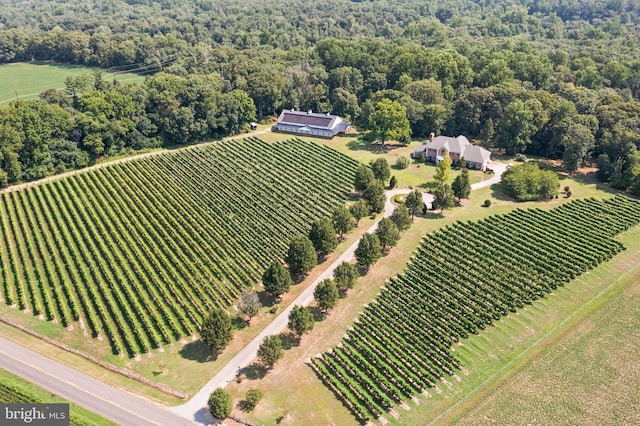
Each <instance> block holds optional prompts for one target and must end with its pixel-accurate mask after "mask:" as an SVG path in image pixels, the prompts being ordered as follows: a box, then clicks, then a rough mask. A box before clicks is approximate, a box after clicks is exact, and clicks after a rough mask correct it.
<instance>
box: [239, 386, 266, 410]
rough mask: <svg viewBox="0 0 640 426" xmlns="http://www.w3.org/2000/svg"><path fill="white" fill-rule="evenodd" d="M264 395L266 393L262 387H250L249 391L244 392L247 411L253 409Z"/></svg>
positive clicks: (244, 405) (244, 403) (244, 404)
mask: <svg viewBox="0 0 640 426" xmlns="http://www.w3.org/2000/svg"><path fill="white" fill-rule="evenodd" d="M263 397H264V395H263V394H262V391H261V390H260V389H255V388H252V389H249V390H248V391H247V393H245V394H244V400H243V401H242V402H243V404H242V405H243V409H244V410H246V411H253V409H254V408H256V405H258V403H259V402H260V401H261V400H262V398H263Z"/></svg>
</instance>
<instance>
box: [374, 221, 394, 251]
mask: <svg viewBox="0 0 640 426" xmlns="http://www.w3.org/2000/svg"><path fill="white" fill-rule="evenodd" d="M376 235H377V236H378V240H380V244H381V245H382V249H383V250H386V249H388V248H391V247H394V246H395V245H396V244H398V240H399V239H400V232H399V231H398V227H397V226H396V224H395V223H393V221H392V220H391V219H389V218H388V217H385V218H382V219H381V220H380V222H378V229H376Z"/></svg>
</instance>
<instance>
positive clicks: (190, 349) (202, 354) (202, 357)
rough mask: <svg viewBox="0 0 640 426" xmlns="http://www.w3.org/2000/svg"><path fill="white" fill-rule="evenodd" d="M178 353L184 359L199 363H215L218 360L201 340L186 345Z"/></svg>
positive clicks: (216, 355)
mask: <svg viewBox="0 0 640 426" xmlns="http://www.w3.org/2000/svg"><path fill="white" fill-rule="evenodd" d="M178 353H179V354H180V356H181V357H182V358H184V359H188V360H191V361H197V362H200V363H204V362H207V361H215V360H216V359H217V358H218V354H217V353H215V352H213V353H212V352H211V349H209V347H208V346H207V345H206V344H205V343H204V342H203V341H202V340H196V341H195V342H189V343H187V344H186V345H184V346H183V347H182V348H181V349H180V351H179V352H178Z"/></svg>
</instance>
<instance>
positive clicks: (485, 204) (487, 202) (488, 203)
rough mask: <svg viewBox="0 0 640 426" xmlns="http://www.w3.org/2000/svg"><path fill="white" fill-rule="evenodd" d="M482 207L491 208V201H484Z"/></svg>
mask: <svg viewBox="0 0 640 426" xmlns="http://www.w3.org/2000/svg"><path fill="white" fill-rule="evenodd" d="M483 206H484V207H491V200H488V199H487V200H484V204H483Z"/></svg>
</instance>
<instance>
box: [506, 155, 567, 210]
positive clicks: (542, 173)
mask: <svg viewBox="0 0 640 426" xmlns="http://www.w3.org/2000/svg"><path fill="white" fill-rule="evenodd" d="M501 185H502V187H503V188H504V191H505V192H506V193H507V194H509V195H511V196H513V197H515V198H517V199H518V200H519V201H532V200H549V199H551V198H553V197H555V196H556V195H558V188H559V187H560V180H559V179H558V175H557V174H555V173H554V172H552V171H550V170H542V169H541V168H540V166H539V165H538V163H535V162H531V161H530V162H528V163H524V164H521V165H518V166H515V167H512V168H510V169H509V170H507V171H505V172H504V174H503V175H502V181H501Z"/></svg>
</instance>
